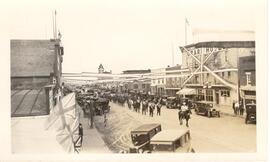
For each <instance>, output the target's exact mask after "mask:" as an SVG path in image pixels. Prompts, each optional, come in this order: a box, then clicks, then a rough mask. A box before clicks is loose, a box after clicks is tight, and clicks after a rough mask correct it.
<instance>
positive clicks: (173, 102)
mask: <svg viewBox="0 0 270 162" xmlns="http://www.w3.org/2000/svg"><path fill="white" fill-rule="evenodd" d="M166 107H167V108H168V109H177V108H178V107H177V98H176V97H168V98H167V104H166Z"/></svg>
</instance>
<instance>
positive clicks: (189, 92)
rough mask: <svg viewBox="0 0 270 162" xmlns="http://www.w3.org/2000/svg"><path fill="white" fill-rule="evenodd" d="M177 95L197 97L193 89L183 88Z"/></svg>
mask: <svg viewBox="0 0 270 162" xmlns="http://www.w3.org/2000/svg"><path fill="white" fill-rule="evenodd" d="M176 94H178V95H195V94H196V90H195V89H192V88H183V89H181V90H179V91H178V92H176Z"/></svg>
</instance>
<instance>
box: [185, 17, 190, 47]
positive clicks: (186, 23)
mask: <svg viewBox="0 0 270 162" xmlns="http://www.w3.org/2000/svg"><path fill="white" fill-rule="evenodd" d="M188 25H189V22H188V20H187V18H185V45H187V26H188Z"/></svg>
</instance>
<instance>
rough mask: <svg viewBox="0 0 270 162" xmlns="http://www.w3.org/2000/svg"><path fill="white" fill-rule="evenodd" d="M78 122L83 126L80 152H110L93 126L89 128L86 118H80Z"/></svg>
mask: <svg viewBox="0 0 270 162" xmlns="http://www.w3.org/2000/svg"><path fill="white" fill-rule="evenodd" d="M80 122H81V123H82V126H83V143H82V149H81V151H80V154H86V153H111V151H110V150H109V148H108V147H107V146H106V144H105V143H104V141H103V139H102V138H101V135H100V134H99V132H98V131H97V129H96V128H95V126H94V128H92V129H90V127H89V125H88V119H87V118H81V121H80Z"/></svg>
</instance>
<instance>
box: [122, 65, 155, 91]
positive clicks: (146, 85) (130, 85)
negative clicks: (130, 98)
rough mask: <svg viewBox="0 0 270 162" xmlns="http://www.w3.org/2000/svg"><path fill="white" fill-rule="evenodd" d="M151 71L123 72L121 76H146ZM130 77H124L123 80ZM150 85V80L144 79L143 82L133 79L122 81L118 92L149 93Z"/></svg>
mask: <svg viewBox="0 0 270 162" xmlns="http://www.w3.org/2000/svg"><path fill="white" fill-rule="evenodd" d="M150 72H151V70H150V69H148V70H125V71H123V74H138V75H140V74H146V73H150ZM130 78H131V77H128V76H127V77H126V78H124V79H130ZM150 84H151V80H150V79H144V80H139V79H137V80H136V79H135V80H132V81H124V82H122V83H120V84H119V88H118V89H119V91H121V92H124V91H134V92H136V93H149V92H150V90H151V89H150Z"/></svg>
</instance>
